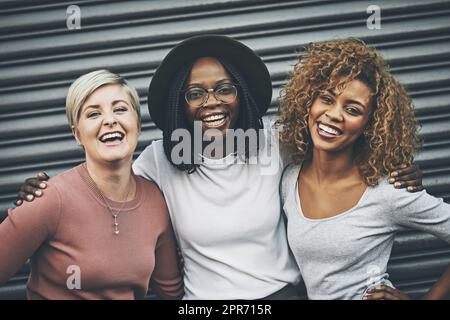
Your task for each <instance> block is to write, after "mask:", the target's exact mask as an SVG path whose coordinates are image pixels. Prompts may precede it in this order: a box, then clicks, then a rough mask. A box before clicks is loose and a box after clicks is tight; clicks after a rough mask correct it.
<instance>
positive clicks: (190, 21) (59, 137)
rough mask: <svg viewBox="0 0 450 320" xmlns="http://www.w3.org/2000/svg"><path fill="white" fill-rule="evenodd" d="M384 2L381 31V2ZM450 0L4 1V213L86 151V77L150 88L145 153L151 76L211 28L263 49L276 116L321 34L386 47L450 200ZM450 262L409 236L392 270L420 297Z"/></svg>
mask: <svg viewBox="0 0 450 320" xmlns="http://www.w3.org/2000/svg"><path fill="white" fill-rule="evenodd" d="M72 4H76V5H78V6H79V7H80V8H81V29H80V30H68V29H67V27H66V9H67V7H68V6H69V5H72ZM373 4H375V5H378V6H379V7H380V8H381V29H379V30H377V29H375V30H370V29H368V28H367V26H366V19H367V18H368V17H369V15H370V14H368V13H367V12H366V9H367V7H368V6H369V5H373ZM449 18H450V1H448V0H447V1H438V0H428V1H423V0H411V1H388V0H378V1H322V0H308V1H248V0H222V1H221V0H197V1H181V0H180V1H162V0H161V1H87V0H80V1H48V0H41V1H33V2H29V1H8V0H7V1H0V44H1V47H0V111H1V112H0V137H1V140H0V209H1V212H2V213H1V215H0V220H1V219H3V218H4V217H5V214H6V211H5V209H6V208H7V207H9V206H11V204H12V201H13V199H14V198H15V194H16V192H17V190H18V187H19V185H20V184H21V183H22V182H23V180H24V179H25V178H26V177H30V176H34V175H35V174H36V172H38V171H40V170H46V171H47V172H49V174H50V175H56V174H57V173H59V172H61V171H63V170H66V169H68V168H70V167H72V166H74V165H76V164H78V163H79V162H80V161H81V160H82V157H83V154H82V152H81V151H80V149H79V148H78V147H77V145H76V144H75V142H74V139H73V138H72V136H71V134H70V130H69V127H68V125H67V124H66V123H67V122H66V118H65V115H64V99H65V94H66V91H67V89H68V86H69V85H70V83H71V82H72V81H73V80H74V79H75V78H77V77H78V76H79V75H81V74H83V73H85V72H88V71H91V70H94V69H99V68H108V69H110V70H112V71H113V72H118V73H121V74H122V75H124V76H125V77H126V78H127V79H129V80H130V82H131V83H132V84H133V85H134V86H136V87H137V88H138V91H139V94H140V95H141V103H142V110H143V132H142V136H141V140H140V143H139V146H138V151H137V153H136V155H137V154H139V152H140V151H141V150H142V149H143V148H144V147H145V146H146V145H147V144H149V142H150V141H151V140H153V139H156V138H159V137H161V133H160V132H159V130H157V129H156V128H155V126H154V124H152V122H151V119H150V117H149V115H148V113H147V107H146V105H147V101H146V95H147V87H148V84H149V81H150V78H151V76H152V74H153V72H154V70H155V68H156V67H157V66H158V63H159V61H160V60H161V59H162V58H163V57H164V55H165V54H166V53H167V52H168V50H169V49H170V48H172V47H173V46H174V45H175V44H176V43H178V42H180V41H181V40H183V39H185V38H187V37H189V36H192V35H196V34H200V33H221V34H226V35H229V36H233V37H235V38H237V39H239V40H241V41H242V42H244V43H245V44H247V45H248V46H250V47H251V48H253V49H255V50H256V51H257V52H258V53H259V54H260V55H261V56H262V57H263V59H264V61H265V62H266V63H267V65H268V68H269V70H270V72H271V75H272V77H273V80H274V94H273V96H274V101H273V104H272V108H271V109H270V115H271V116H276V112H277V111H276V101H275V98H276V97H278V93H279V88H280V86H281V85H282V84H283V83H285V79H286V77H287V73H288V72H289V70H290V69H291V65H292V64H293V62H294V61H295V53H294V52H295V51H296V50H301V48H302V47H303V46H304V45H306V44H308V43H309V42H311V41H321V40H327V39H332V38H338V37H349V36H353V37H359V38H362V39H364V40H365V41H366V42H368V43H370V44H374V45H376V46H377V47H378V48H379V49H381V51H382V52H383V53H384V54H385V56H386V57H387V59H388V61H389V62H390V64H391V66H392V70H393V71H394V72H395V74H396V75H397V76H398V77H399V79H400V80H401V81H402V82H403V83H404V84H406V86H407V88H408V91H409V93H410V94H411V95H412V97H413V99H414V102H415V104H416V106H417V115H418V117H419V119H420V121H421V123H422V125H423V129H422V131H421V133H422V136H423V137H424V138H425V145H424V149H423V152H422V153H421V154H420V155H419V156H418V157H417V161H418V162H419V164H420V165H421V168H422V170H423V172H424V174H425V177H424V184H425V186H426V187H427V190H428V191H429V192H430V193H432V194H434V195H436V196H440V197H444V199H445V200H446V201H447V202H449V200H450V102H449V101H450V41H449V40H450V19H449ZM448 262H450V250H449V247H448V245H446V244H445V243H444V242H442V241H440V240H437V239H436V238H434V237H433V236H430V235H426V234H422V233H417V232H411V231H408V232H404V233H402V234H400V235H399V236H398V237H397V240H396V243H395V247H394V252H393V255H392V258H391V260H390V263H389V273H390V274H391V276H392V279H393V281H394V283H396V284H397V285H398V287H399V288H400V289H403V290H405V291H406V292H408V293H410V294H412V295H414V296H417V295H420V294H421V293H423V292H425V291H426V290H427V289H429V288H430V286H431V285H432V283H433V282H434V281H436V279H437V277H438V275H439V274H440V273H441V272H442V271H443V270H444V268H445V266H446V265H447V263H448ZM27 272H28V267H27V266H24V268H23V269H22V270H21V271H20V272H19V273H18V275H17V276H16V277H15V278H13V279H12V280H11V281H10V282H8V283H7V284H6V285H5V286H3V287H0V299H5V298H21V297H24V287H25V280H26V277H27Z"/></svg>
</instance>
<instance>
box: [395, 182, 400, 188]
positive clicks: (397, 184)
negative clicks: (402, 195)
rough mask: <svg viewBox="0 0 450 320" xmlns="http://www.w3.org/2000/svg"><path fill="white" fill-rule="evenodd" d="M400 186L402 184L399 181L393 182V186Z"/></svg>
mask: <svg viewBox="0 0 450 320" xmlns="http://www.w3.org/2000/svg"><path fill="white" fill-rule="evenodd" d="M401 186H402V184H401V183H400V182H396V183H394V187H396V188H400V187H401Z"/></svg>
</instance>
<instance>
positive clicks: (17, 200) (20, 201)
mask: <svg viewBox="0 0 450 320" xmlns="http://www.w3.org/2000/svg"><path fill="white" fill-rule="evenodd" d="M22 203H23V200H20V199H19V198H16V200H14V205H15V206H16V207H20V205H21V204H22Z"/></svg>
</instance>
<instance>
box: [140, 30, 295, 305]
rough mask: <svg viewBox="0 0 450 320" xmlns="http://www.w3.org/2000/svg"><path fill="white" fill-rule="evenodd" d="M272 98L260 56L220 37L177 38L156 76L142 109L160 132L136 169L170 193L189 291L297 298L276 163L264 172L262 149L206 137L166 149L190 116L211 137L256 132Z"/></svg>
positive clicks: (199, 295)
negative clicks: (187, 147) (213, 145)
mask: <svg viewBox="0 0 450 320" xmlns="http://www.w3.org/2000/svg"><path fill="white" fill-rule="evenodd" d="M256 79H257V81H254V80H256ZM271 96H272V84H271V79H270V75H269V72H268V70H267V68H266V66H265V64H264V63H263V62H262V60H261V59H260V58H259V57H258V56H257V55H256V54H255V53H254V52H253V51H252V50H251V49H249V48H248V47H246V46H244V45H243V44H242V43H240V42H237V41H235V40H232V39H231V38H228V37H224V36H215V35H208V36H199V37H194V38H191V39H188V40H186V41H184V42H182V43H181V44H180V45H178V46H177V47H175V48H174V49H173V50H171V52H170V53H169V54H168V55H167V56H166V57H165V59H164V60H163V62H162V63H161V65H160V66H159V68H158V70H157V71H156V73H155V75H154V76H153V79H152V82H151V84H150V88H149V99H148V101H149V110H150V114H151V116H152V120H153V121H154V122H155V123H156V125H157V126H158V127H159V128H160V129H161V130H162V131H163V140H162V141H155V142H154V143H152V145H151V146H149V147H147V148H146V149H145V150H144V151H143V152H142V154H141V155H140V157H139V158H138V159H137V160H136V161H135V163H134V167H133V169H134V171H135V173H136V174H138V175H141V176H144V177H146V178H149V179H152V180H154V181H155V182H156V183H157V184H158V185H159V187H160V188H161V190H162V191H163V193H164V195H165V197H166V199H167V203H168V207H169V212H170V213H171V220H172V224H173V227H174V230H175V233H176V234H177V240H178V244H179V246H180V248H181V252H182V254H183V258H184V262H185V278H184V281H185V298H186V299H260V298H265V297H269V298H283V299H288V298H295V297H296V294H297V293H296V290H295V289H294V287H293V286H292V285H290V284H292V283H295V282H296V281H298V278H299V271H298V269H297V266H296V264H295V261H294V260H293V258H292V256H291V254H290V251H289V249H288V244H287V241H286V234H285V226H284V221H283V219H282V215H281V214H280V205H279V192H278V184H279V179H280V173H281V169H282V165H281V164H279V166H278V167H277V168H276V169H275V170H274V171H273V172H270V174H264V173H262V170H263V168H262V165H261V161H260V160H261V159H260V158H261V156H260V155H257V154H256V153H255V148H252V147H251V146H249V145H246V146H245V148H243V149H242V150H241V152H240V151H239V150H237V149H238V148H237V149H231V150H227V152H225V150H223V149H221V148H220V147H219V148H217V149H216V153H213V154H212V155H209V156H208V155H206V153H205V152H202V151H204V150H206V149H204V148H202V147H203V145H201V146H200V150H199V151H200V155H199V154H198V153H197V152H196V148H195V146H194V145H195V141H194V142H193V144H194V145H193V147H192V149H191V152H190V155H189V157H187V158H184V159H185V161H181V163H180V162H179V161H176V159H175V158H174V153H173V150H174V149H175V148H176V146H177V144H179V141H172V140H173V139H172V138H173V137H172V134H173V132H174V131H175V130H177V129H178V130H179V129H180V128H182V129H186V130H187V131H188V132H190V133H191V134H192V136H195V134H194V131H195V128H194V125H193V123H194V121H198V122H197V123H198V124H199V127H201V133H202V135H203V134H204V135H205V136H204V137H205V138H206V139H212V140H214V141H218V140H221V139H222V138H223V137H225V135H226V134H227V129H243V130H245V131H248V130H254V131H255V132H258V131H259V130H262V129H263V123H262V115H263V114H264V113H265V112H266V110H267V108H268V107H269V105H270V101H271ZM211 129H214V130H211ZM194 139H195V137H194ZM194 139H193V140H194ZM202 140H203V139H202ZM263 140H264V141H263ZM201 144H202V143H201ZM268 147H270V144H269V143H266V141H265V139H263V138H262V136H261V137H260V139H259V140H258V141H257V147H256V149H259V153H260V154H265V153H266V152H265V150H266V149H267V148H268ZM218 154H221V155H218ZM239 159H245V160H247V161H244V163H241V164H239ZM251 160H254V161H253V163H254V164H250V162H251ZM249 182H251V185H249Z"/></svg>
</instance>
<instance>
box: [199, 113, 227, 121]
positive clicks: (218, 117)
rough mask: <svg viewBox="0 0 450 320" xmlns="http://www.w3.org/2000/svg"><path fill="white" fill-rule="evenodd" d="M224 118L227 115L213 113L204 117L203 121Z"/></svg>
mask: <svg viewBox="0 0 450 320" xmlns="http://www.w3.org/2000/svg"><path fill="white" fill-rule="evenodd" d="M223 118H225V115H223V114H215V115H211V116H207V117H205V118H203V121H208V122H209V121H217V120H222V119H223Z"/></svg>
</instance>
